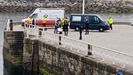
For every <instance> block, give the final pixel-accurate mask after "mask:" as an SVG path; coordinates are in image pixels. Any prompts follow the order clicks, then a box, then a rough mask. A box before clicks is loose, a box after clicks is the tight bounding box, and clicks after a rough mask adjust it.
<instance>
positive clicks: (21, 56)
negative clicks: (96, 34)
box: [3, 31, 133, 75]
mask: <svg viewBox="0 0 133 75" xmlns="http://www.w3.org/2000/svg"><path fill="white" fill-rule="evenodd" d="M4 36H5V40H4V49H3V50H4V68H5V69H4V72H5V73H4V75H39V74H40V75H116V72H117V70H116V67H114V66H113V65H109V64H108V63H102V62H99V60H100V59H98V58H92V57H86V56H84V55H81V54H78V53H74V52H71V51H70V50H69V48H66V47H64V46H59V45H58V44H57V43H54V42H53V41H50V40H46V39H43V40H41V39H38V38H24V34H23V32H8V31H7V32H5V35H4ZM121 71H123V72H124V75H133V73H132V74H131V73H129V72H128V71H126V70H121Z"/></svg>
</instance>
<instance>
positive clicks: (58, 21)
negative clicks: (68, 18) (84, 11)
mask: <svg viewBox="0 0 133 75" xmlns="http://www.w3.org/2000/svg"><path fill="white" fill-rule="evenodd" d="M60 21H61V20H60V18H59V19H58V20H57V21H56V23H55V29H54V33H56V34H57V32H58V28H59V26H60Z"/></svg>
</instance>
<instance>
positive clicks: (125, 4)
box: [0, 0, 133, 13]
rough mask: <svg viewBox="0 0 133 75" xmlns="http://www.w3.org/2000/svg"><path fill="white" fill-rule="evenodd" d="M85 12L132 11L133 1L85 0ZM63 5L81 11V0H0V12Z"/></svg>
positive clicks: (25, 10) (68, 10) (69, 11)
mask: <svg viewBox="0 0 133 75" xmlns="http://www.w3.org/2000/svg"><path fill="white" fill-rule="evenodd" d="M85 3H86V4H85V10H86V12H93V13H108V12H110V13H132V12H133V1H124V0H115V1H113V0H110V1H109V0H105V1H103V0H87V1H86V2H85ZM38 7H43V8H57V7H58V8H60V7H64V8H65V10H66V12H67V13H72V12H81V11H82V0H30V1H29V0H6V1H4V0H1V1H0V12H31V11H33V10H34V9H35V8H38Z"/></svg>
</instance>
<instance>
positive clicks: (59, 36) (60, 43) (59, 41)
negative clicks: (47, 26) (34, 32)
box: [59, 36, 61, 45]
mask: <svg viewBox="0 0 133 75" xmlns="http://www.w3.org/2000/svg"><path fill="white" fill-rule="evenodd" d="M59 45H61V36H59Z"/></svg>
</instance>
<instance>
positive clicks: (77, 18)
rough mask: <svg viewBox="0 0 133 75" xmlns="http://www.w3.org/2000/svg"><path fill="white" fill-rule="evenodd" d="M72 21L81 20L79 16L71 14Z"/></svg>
mask: <svg viewBox="0 0 133 75" xmlns="http://www.w3.org/2000/svg"><path fill="white" fill-rule="evenodd" d="M72 21H79V22H81V16H72Z"/></svg>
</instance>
